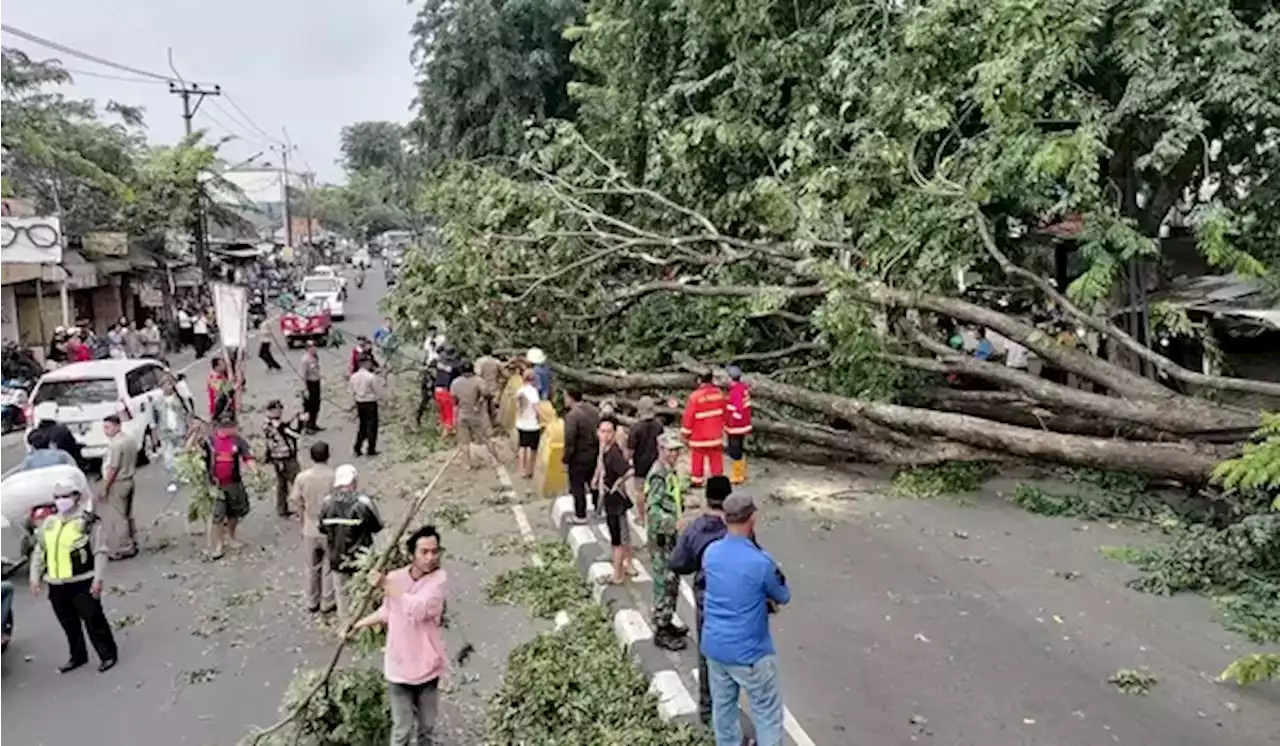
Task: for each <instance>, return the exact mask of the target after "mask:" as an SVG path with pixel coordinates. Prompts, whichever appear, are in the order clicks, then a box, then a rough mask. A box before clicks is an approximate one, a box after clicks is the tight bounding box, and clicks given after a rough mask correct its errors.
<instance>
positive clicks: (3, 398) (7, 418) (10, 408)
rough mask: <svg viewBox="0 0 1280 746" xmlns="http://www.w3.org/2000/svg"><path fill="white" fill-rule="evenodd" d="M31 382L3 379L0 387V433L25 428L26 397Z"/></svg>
mask: <svg viewBox="0 0 1280 746" xmlns="http://www.w3.org/2000/svg"><path fill="white" fill-rule="evenodd" d="M31 386H32V382H31V381H30V380H27V379H19V378H10V379H5V380H4V383H3V385H0V431H3V432H5V433H10V432H13V431H14V430H19V429H21V428H23V427H26V424H27V416H26V406H27V396H28V394H29V392H30V391H31Z"/></svg>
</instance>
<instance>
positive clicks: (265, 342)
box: [258, 319, 283, 372]
mask: <svg viewBox="0 0 1280 746" xmlns="http://www.w3.org/2000/svg"><path fill="white" fill-rule="evenodd" d="M271 339H272V335H271V320H270V319H263V320H262V323H261V324H259V325H258V359H259V360H261V361H262V364H263V365H265V366H267V370H268V371H270V372H274V371H277V370H282V369H283V367H282V366H281V365H280V363H279V362H277V361H276V356H275V355H274V354H273V353H272V352H271Z"/></svg>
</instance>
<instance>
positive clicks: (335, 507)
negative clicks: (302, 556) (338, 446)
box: [319, 464, 382, 619]
mask: <svg viewBox="0 0 1280 746" xmlns="http://www.w3.org/2000/svg"><path fill="white" fill-rule="evenodd" d="M356 476H357V475H356V467H354V466H352V465H351V464H343V465H342V466H339V467H338V468H337V469H336V470H335V471H334V473H333V492H332V493H330V495H329V497H327V498H326V499H325V501H324V505H323V506H322V507H321V509H320V522H319V528H320V533H321V534H323V535H324V537H325V554H326V556H328V558H329V569H330V570H331V571H332V573H333V591H334V597H335V599H336V600H337V602H338V616H339V617H340V618H342V619H347V618H348V617H349V614H350V612H351V610H352V604H354V603H355V601H356V598H355V597H354V596H353V595H352V594H353V593H354V592H355V591H356V589H357V587H356V586H354V585H352V583H351V580H352V578H351V576H352V575H353V574H354V573H355V571H356V567H355V561H356V559H357V557H358V556H359V554H360V552H361V550H364V549H368V548H369V547H372V546H373V537H374V536H375V535H377V533H378V532H379V531H381V530H382V517H381V516H380V515H379V514H378V507H377V506H376V505H375V504H374V502H373V500H372V499H371V498H370V497H369V496H368V495H366V494H364V493H363V492H361V491H360V490H359V487H358V486H357V484H356Z"/></svg>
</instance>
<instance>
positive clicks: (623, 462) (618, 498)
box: [593, 417, 634, 585]
mask: <svg viewBox="0 0 1280 746" xmlns="http://www.w3.org/2000/svg"><path fill="white" fill-rule="evenodd" d="M596 435H597V436H598V437H599V439H600V460H599V463H598V464H597V466H596V475H595V479H594V480H593V484H594V488H595V491H596V495H598V497H597V503H596V504H597V505H599V504H600V503H601V502H603V503H604V514H605V523H606V524H607V525H608V527H609V544H610V546H612V547H613V577H612V578H611V579H610V582H612V583H613V584H614V585H620V584H622V583H625V582H626V580H627V577H628V576H629V575H631V574H633V573H634V571H633V570H632V567H631V527H630V525H629V524H628V523H627V511H628V510H630V509H631V506H632V502H631V498H630V497H628V496H627V490H626V484H627V477H630V476H631V462H630V461H629V460H628V459H627V456H626V454H625V453H623V451H622V446H620V445H618V443H617V442H616V441H617V435H618V423H617V421H616V420H614V419H613V418H612V417H603V418H601V420H600V425H599V427H597V428H596Z"/></svg>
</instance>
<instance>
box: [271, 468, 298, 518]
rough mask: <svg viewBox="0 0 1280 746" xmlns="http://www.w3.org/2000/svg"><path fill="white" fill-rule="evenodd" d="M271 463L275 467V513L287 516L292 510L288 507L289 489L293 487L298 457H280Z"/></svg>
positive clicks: (296, 475) (296, 474) (296, 473)
mask: <svg viewBox="0 0 1280 746" xmlns="http://www.w3.org/2000/svg"><path fill="white" fill-rule="evenodd" d="M271 465H272V466H274V467H276V514H277V515H280V516H287V515H289V514H290V513H291V512H292V511H291V510H290V509H289V491H290V490H291V489H293V480H294V479H297V477H298V459H297V458H296V457H294V458H286V459H281V460H279V461H272V462H271Z"/></svg>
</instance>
